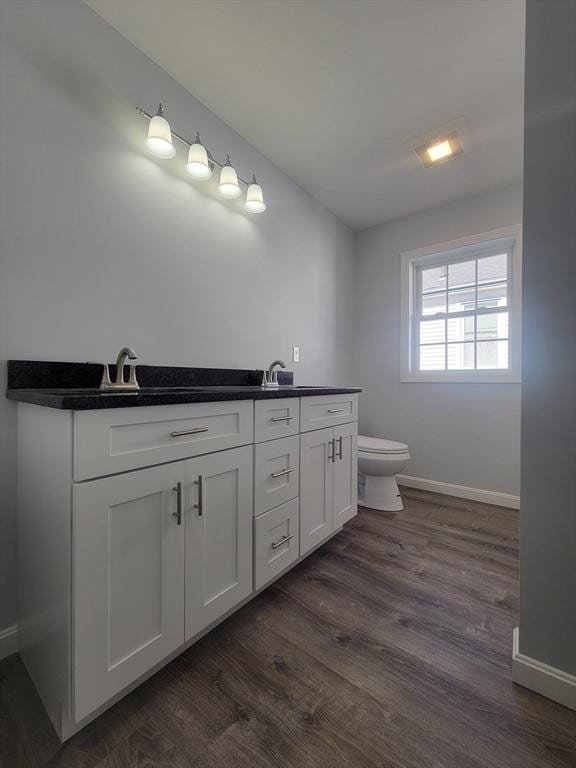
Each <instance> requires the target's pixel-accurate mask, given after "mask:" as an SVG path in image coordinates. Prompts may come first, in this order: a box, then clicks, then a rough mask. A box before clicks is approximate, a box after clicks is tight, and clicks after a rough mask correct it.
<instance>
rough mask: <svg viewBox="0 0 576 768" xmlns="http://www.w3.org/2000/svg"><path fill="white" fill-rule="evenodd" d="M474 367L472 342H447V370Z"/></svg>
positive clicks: (467, 369) (471, 368)
mask: <svg viewBox="0 0 576 768" xmlns="http://www.w3.org/2000/svg"><path fill="white" fill-rule="evenodd" d="M473 369H474V342H469V343H466V344H448V370H449V371H469V370H473Z"/></svg>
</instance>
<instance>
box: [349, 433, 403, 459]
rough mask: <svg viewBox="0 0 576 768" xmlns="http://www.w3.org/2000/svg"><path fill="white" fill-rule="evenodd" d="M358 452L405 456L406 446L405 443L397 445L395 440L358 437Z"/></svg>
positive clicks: (365, 436)
mask: <svg viewBox="0 0 576 768" xmlns="http://www.w3.org/2000/svg"><path fill="white" fill-rule="evenodd" d="M358 452H359V453H379V454H382V455H388V456H398V455H400V454H403V455H405V454H407V453H408V446H407V445H406V444H405V443H397V442H396V441H395V440H383V439H382V438H380V437H368V436H367V435H358Z"/></svg>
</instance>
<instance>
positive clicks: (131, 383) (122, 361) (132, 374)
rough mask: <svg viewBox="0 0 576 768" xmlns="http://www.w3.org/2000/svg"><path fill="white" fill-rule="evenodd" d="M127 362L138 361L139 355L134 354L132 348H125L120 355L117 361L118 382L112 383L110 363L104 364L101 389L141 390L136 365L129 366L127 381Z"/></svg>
mask: <svg viewBox="0 0 576 768" xmlns="http://www.w3.org/2000/svg"><path fill="white" fill-rule="evenodd" d="M126 360H138V355H137V354H136V352H134V350H133V349H132V347H123V348H122V349H121V350H120V352H119V353H118V359H117V360H116V381H110V370H109V368H108V363H104V371H103V372H102V381H101V382H100V389H105V390H110V389H113V390H124V391H130V390H136V389H140V385H139V384H138V382H137V380H136V366H135V365H134V364H132V365H130V366H128V367H129V373H128V381H125V376H124V369H125V367H126Z"/></svg>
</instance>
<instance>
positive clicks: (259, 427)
mask: <svg viewBox="0 0 576 768" xmlns="http://www.w3.org/2000/svg"><path fill="white" fill-rule="evenodd" d="M299 431H300V398H299V397H284V398H281V399H278V400H256V402H255V403H254V442H255V443H261V442H263V441H264V440H275V439H276V438H278V437H288V435H297V434H298V432H299Z"/></svg>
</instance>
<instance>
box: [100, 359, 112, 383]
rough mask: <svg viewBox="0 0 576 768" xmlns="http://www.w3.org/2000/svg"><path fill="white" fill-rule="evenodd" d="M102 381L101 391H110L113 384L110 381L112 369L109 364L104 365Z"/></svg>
mask: <svg viewBox="0 0 576 768" xmlns="http://www.w3.org/2000/svg"><path fill="white" fill-rule="evenodd" d="M102 366H103V370H102V380H101V382H100V389H110V385H111V384H112V382H111V381H110V368H109V367H108V363H102Z"/></svg>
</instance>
